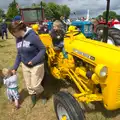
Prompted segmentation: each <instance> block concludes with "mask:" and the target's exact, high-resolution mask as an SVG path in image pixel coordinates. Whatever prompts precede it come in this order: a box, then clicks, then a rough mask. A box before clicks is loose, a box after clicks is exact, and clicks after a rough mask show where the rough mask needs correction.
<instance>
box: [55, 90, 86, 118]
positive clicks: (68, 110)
mask: <svg viewBox="0 0 120 120" xmlns="http://www.w3.org/2000/svg"><path fill="white" fill-rule="evenodd" d="M54 109H55V112H56V115H57V119H58V120H85V117H84V113H83V111H82V109H81V107H80V105H79V103H78V102H77V101H76V100H75V98H74V97H73V96H72V95H71V94H70V93H68V92H63V91H61V92H59V93H58V94H56V95H55V96H54Z"/></svg>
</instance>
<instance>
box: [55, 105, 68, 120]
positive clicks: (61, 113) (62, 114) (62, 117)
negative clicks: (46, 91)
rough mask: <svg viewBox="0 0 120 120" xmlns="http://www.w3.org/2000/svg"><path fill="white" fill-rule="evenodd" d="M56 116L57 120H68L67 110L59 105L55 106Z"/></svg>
mask: <svg viewBox="0 0 120 120" xmlns="http://www.w3.org/2000/svg"><path fill="white" fill-rule="evenodd" d="M57 114H58V118H59V120H70V117H69V115H68V113H67V110H66V109H65V108H64V107H63V106H62V105H61V104H58V105H57Z"/></svg>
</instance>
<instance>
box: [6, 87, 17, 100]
mask: <svg viewBox="0 0 120 120" xmlns="http://www.w3.org/2000/svg"><path fill="white" fill-rule="evenodd" d="M7 96H8V99H9V100H10V101H12V100H18V99H19V92H18V88H12V89H11V88H8V89H7Z"/></svg>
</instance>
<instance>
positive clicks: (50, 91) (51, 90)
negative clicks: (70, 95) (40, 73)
mask: <svg viewBox="0 0 120 120" xmlns="http://www.w3.org/2000/svg"><path fill="white" fill-rule="evenodd" d="M42 86H43V87H44V89H45V91H44V94H45V97H47V99H49V98H51V97H52V95H54V94H56V93H58V92H59V91H60V89H61V88H63V89H64V88H68V87H69V85H67V84H66V83H65V82H64V81H63V80H58V79H55V78H54V77H53V76H52V75H48V74H45V77H44V80H43V82H42Z"/></svg>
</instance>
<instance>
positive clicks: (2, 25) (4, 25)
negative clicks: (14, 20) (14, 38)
mask: <svg viewBox="0 0 120 120" xmlns="http://www.w3.org/2000/svg"><path fill="white" fill-rule="evenodd" d="M1 30H2V40H4V35H5V36H6V39H8V32H7V24H6V22H5V19H3V21H2V24H1Z"/></svg>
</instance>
